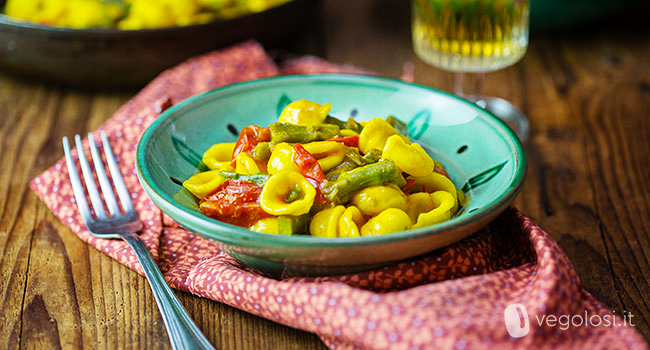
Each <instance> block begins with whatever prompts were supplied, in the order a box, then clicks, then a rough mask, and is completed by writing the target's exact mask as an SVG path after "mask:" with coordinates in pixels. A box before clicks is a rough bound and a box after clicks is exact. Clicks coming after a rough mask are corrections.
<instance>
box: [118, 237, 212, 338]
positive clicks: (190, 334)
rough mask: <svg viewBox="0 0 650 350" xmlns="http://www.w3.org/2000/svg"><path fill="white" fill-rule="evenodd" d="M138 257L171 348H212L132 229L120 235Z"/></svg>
mask: <svg viewBox="0 0 650 350" xmlns="http://www.w3.org/2000/svg"><path fill="white" fill-rule="evenodd" d="M121 236H122V238H123V239H124V241H126V243H128V244H129V245H130V246H131V248H132V249H133V252H134V253H135V256H136V257H137V258H138V261H140V264H141V265H142V269H143V270H144V275H145V277H147V280H148V281H149V285H150V286H151V290H152V291H153V296H154V297H155V298H156V303H157V304H158V309H159V310H160V314H161V315H162V318H163V321H164V322H165V327H166V328H167V334H168V335H169V341H170V342H171V345H172V348H173V349H214V347H213V346H212V345H211V344H210V342H209V341H208V340H207V339H206V338H205V336H204V335H203V333H201V330H200V329H199V328H198V327H197V326H196V325H195V324H194V321H192V319H191V318H190V316H189V315H188V314H187V311H185V309H184V308H183V305H181V302H180V301H179V300H178V298H177V297H176V295H175V294H174V292H172V289H171V288H170V287H169V285H168V284H167V281H165V278H164V277H163V275H162V273H161V272H160V269H159V268H158V266H157V265H156V263H155V262H154V260H153V258H152V257H151V254H149V251H148V250H147V248H146V247H145V245H144V242H142V239H141V238H140V236H138V235H137V234H135V233H127V234H122V235H121Z"/></svg>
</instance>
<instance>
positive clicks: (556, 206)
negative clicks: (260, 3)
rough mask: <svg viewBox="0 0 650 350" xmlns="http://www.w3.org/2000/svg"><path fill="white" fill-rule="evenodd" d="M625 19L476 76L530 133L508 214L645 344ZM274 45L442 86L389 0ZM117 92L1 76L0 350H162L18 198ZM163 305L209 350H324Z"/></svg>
mask: <svg viewBox="0 0 650 350" xmlns="http://www.w3.org/2000/svg"><path fill="white" fill-rule="evenodd" d="M637 17H640V16H636V17H635V16H634V15H633V14H632V16H631V17H629V18H627V20H621V21H618V22H608V26H607V28H595V27H590V28H588V29H582V30H576V31H572V32H568V33H567V32H556V33H543V34H542V33H533V35H531V45H530V48H529V51H528V52H527V54H526V56H525V57H524V59H523V60H522V61H521V62H520V63H518V64H517V65H515V66H513V67H510V68H507V69H504V70H501V71H498V72H495V73H491V74H488V75H487V79H486V84H485V90H486V93H487V94H490V95H495V96H500V97H503V98H506V99H508V100H510V101H512V102H513V103H515V104H516V105H518V106H519V107H520V108H521V109H522V110H523V111H524V112H525V113H526V114H527V115H528V117H529V119H530V121H531V125H532V128H533V133H532V137H531V139H530V140H529V141H528V142H527V144H526V150H527V154H528V157H529V166H528V178H527V180H526V184H525V186H524V189H523V191H522V193H521V195H520V196H519V197H518V199H517V200H516V202H515V204H516V205H517V206H518V207H519V208H520V209H522V210H523V211H524V213H526V214H527V215H529V216H530V217H532V218H533V220H535V221H536V222H537V223H538V224H540V226H541V227H542V228H544V229H545V230H546V231H547V232H548V233H549V234H550V235H551V236H553V237H554V238H555V239H556V240H557V241H558V242H559V243H560V245H561V246H562V248H563V249H564V250H565V252H566V253H567V254H568V256H569V258H570V260H571V261H572V263H573V265H574V267H575V269H576V270H577V272H578V275H579V276H580V278H581V280H582V282H583V284H584V287H585V289H587V290H588V291H589V292H591V293H592V294H593V295H594V296H595V297H596V298H598V299H599V300H601V301H602V302H603V303H604V304H606V305H607V306H608V307H610V308H611V309H613V310H615V311H616V312H617V313H622V312H624V311H626V312H630V313H632V314H633V315H634V316H635V318H634V320H635V321H636V323H635V324H636V327H637V329H638V330H639V331H640V332H641V333H642V334H643V335H644V336H645V337H646V339H648V338H650V325H649V323H648V320H650V306H649V303H650V301H648V296H650V283H649V281H650V262H649V261H650V234H649V233H650V185H649V184H648V179H649V178H650V167H649V166H648V164H650V143H649V141H648V137H650V31H649V30H648V26H647V24H643V23H641V22H642V20H641V19H638V18H637ZM635 18H637V19H635ZM630 21H632V22H634V21H636V22H634V23H637V24H636V25H635V26H631V25H630V24H629V23H628V22H630ZM639 23H640V24H639ZM288 46H289V49H290V50H291V51H292V52H294V53H310V54H317V55H320V56H323V57H325V58H327V59H329V60H331V61H334V62H341V63H352V64H355V65H357V66H360V67H364V68H368V69H372V70H374V71H377V72H379V73H380V74H382V75H386V76H390V77H399V76H400V75H401V73H402V69H403V65H404V63H405V62H411V63H412V64H413V65H414V67H415V80H416V82H418V83H421V84H426V85H429V86H433V87H435V88H440V89H443V90H450V89H451V86H452V78H451V74H449V73H446V72H443V71H440V70H437V69H434V68H431V67H429V66H427V65H425V64H424V63H422V62H421V61H419V60H418V59H417V57H416V56H415V54H414V53H413V51H412V49H411V44H410V28H409V6H408V4H407V3H406V2H402V1H394V0H357V1H342V0H328V1H325V2H324V6H323V11H322V13H321V14H320V15H319V18H318V19H317V20H316V21H315V28H312V29H311V31H309V32H308V33H306V34H305V35H304V36H302V37H301V39H300V41H298V42H296V43H292V44H290V45H288ZM285 49H286V48H285ZM469 85H471V81H470V82H468V86H469ZM132 94H133V92H121V93H115V92H113V93H100V92H80V91H74V90H70V89H65V88H61V87H55V86H45V85H40V84H38V83H34V82H26V81H23V80H20V79H17V78H13V77H10V76H7V75H6V74H3V73H0V164H1V166H0V254H1V255H0V266H2V269H0V348H8V349H23V348H27V349H32V348H34V349H43V348H47V349H56V348H64V349H76V348H91V349H95V348H97V349H113V348H120V349H142V348H146V349H168V348H169V342H168V340H167V335H166V332H165V328H164V325H163V323H162V319H161V317H160V315H159V313H158V310H157V308H156V305H155V302H154V299H153V296H152V294H151V291H150V289H149V286H148V285H147V282H146V280H145V279H144V278H143V277H141V276H139V275H137V274H136V273H134V272H132V271H131V270H129V269H127V268H125V267H124V266H122V265H120V264H119V263H117V262H115V261H113V260H111V259H110V258H108V257H107V256H105V255H104V254H102V253H101V252H98V251H97V250H95V249H94V248H91V247H89V246H87V245H86V244H85V243H83V242H82V241H81V240H79V239H78V238H77V237H76V236H75V235H74V234H72V233H71V232H70V231H69V230H68V229H67V228H66V227H65V226H64V225H62V224H61V223H59V222H58V221H57V219H56V218H55V217H54V216H53V215H52V213H50V212H49V210H48V209H47V208H46V207H45V205H44V204H43V203H42V202H40V200H39V199H38V198H37V197H36V196H35V195H34V194H33V193H32V192H31V191H30V189H29V187H28V183H29V181H30V180H31V179H32V178H33V177H34V176H36V175H37V174H38V173H40V172H41V171H43V170H44V169H45V168H47V167H48V166H50V165H51V164H52V163H53V162H54V161H55V160H57V159H58V158H60V157H61V156H62V149H61V145H60V140H61V137H62V136H71V135H74V134H75V133H85V132H88V131H91V130H94V129H96V128H97V127H98V126H99V125H100V124H101V123H102V122H103V121H104V120H106V119H107V118H108V117H109V116H110V115H111V114H112V113H113V112H114V111H115V110H116V109H117V108H118V107H119V106H120V105H121V104H122V103H124V102H125V101H126V100H128V98H129V97H130V96H132ZM177 294H178V295H179V297H180V299H181V302H182V303H183V305H184V306H185V307H186V309H187V310H188V312H189V314H190V316H191V317H192V318H193V319H194V320H195V321H196V322H197V324H198V326H199V327H200V328H201V329H202V330H204V331H205V333H206V336H207V337H208V339H210V341H211V342H212V343H213V344H214V345H215V346H216V347H217V348H220V349H322V348H324V345H323V344H322V342H321V341H320V340H319V339H318V338H317V337H316V336H315V335H313V334H309V333H305V332H302V331H298V330H295V329H292V328H289V327H285V326H281V325H278V324H276V323H273V322H270V321H267V320H265V319H262V318H259V317H256V316H252V315H249V314H247V313H245V312H242V311H239V310H237V309H234V308H232V307H229V306H227V305H223V304H219V303H216V302H213V301H210V300H207V299H202V298H198V297H196V296H192V295H190V294H187V293H182V292H177Z"/></svg>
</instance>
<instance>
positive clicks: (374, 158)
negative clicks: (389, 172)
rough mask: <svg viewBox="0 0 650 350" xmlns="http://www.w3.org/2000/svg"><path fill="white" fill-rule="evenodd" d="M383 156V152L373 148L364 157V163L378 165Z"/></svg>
mask: <svg viewBox="0 0 650 350" xmlns="http://www.w3.org/2000/svg"><path fill="white" fill-rule="evenodd" d="M381 154H382V152H381V151H380V150H378V149H376V148H373V149H372V150H370V152H368V153H366V154H365V155H364V156H363V161H364V162H366V164H372V163H377V162H378V161H379V160H380V159H381Z"/></svg>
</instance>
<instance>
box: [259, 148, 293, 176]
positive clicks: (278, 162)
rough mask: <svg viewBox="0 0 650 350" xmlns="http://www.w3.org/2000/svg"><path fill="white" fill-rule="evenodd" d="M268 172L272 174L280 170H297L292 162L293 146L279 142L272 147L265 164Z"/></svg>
mask: <svg viewBox="0 0 650 350" xmlns="http://www.w3.org/2000/svg"><path fill="white" fill-rule="evenodd" d="M266 168H267V170H268V172H269V174H271V175H273V174H276V173H278V172H279V171H280V170H289V171H299V169H298V166H297V165H296V164H295V163H294V162H293V148H292V147H291V145H289V144H288V143H279V144H277V145H275V147H273V152H271V157H270V158H269V161H268V163H267V166H266Z"/></svg>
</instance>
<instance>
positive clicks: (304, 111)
mask: <svg viewBox="0 0 650 350" xmlns="http://www.w3.org/2000/svg"><path fill="white" fill-rule="evenodd" d="M331 109H332V105H331V104H324V105H320V104H318V103H315V102H311V101H307V100H298V101H295V102H291V103H290V104H289V105H288V106H286V107H285V108H284V110H283V111H282V113H281V114H280V118H279V119H278V121H279V122H280V123H288V124H296V125H315V124H322V123H323V122H324V121H325V118H326V117H327V115H328V114H329V112H330V110H331Z"/></svg>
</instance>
